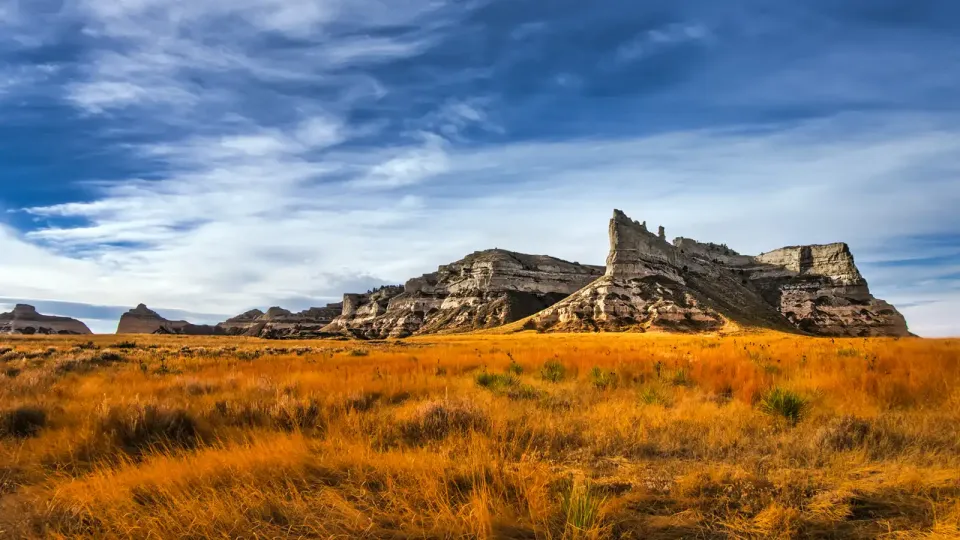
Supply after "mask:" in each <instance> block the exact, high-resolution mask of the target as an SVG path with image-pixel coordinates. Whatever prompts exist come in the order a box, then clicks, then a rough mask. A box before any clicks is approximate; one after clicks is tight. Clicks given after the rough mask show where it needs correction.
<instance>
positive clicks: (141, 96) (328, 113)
mask: <svg viewBox="0 0 960 540" xmlns="http://www.w3.org/2000/svg"><path fill="white" fill-rule="evenodd" d="M958 120H960V2H957V1H956V0H845V1H843V2H837V1H835V0H792V1H789V2H788V1H780V2H770V1H767V0H730V1H724V2H717V1H715V0H669V1H667V0H663V1H660V0H649V1H645V2H624V1H622V0H617V1H611V0H595V1H593V2H582V1H573V0H548V1H543V0H449V1H448V0H190V1H189V2H183V1H182V0H0V311H2V310H4V309H3V308H6V307H9V306H10V305H12V304H14V303H16V302H27V303H31V304H34V305H36V306H37V307H38V308H39V309H40V311H41V312H43V313H48V314H58V315H67V316H74V317H77V318H80V319H82V320H84V321H85V322H87V323H88V325H90V326H91V328H93V329H94V331H99V332H112V331H114V330H115V328H116V321H117V318H118V317H119V315H120V314H121V313H122V312H123V311H125V310H127V309H130V308H131V307H133V306H135V305H137V304H138V303H141V302H143V303H146V304H147V305H149V306H150V307H151V308H154V309H156V310H157V311H158V312H160V313H161V314H163V315H165V316H168V317H170V318H188V319H189V320H191V321H193V322H197V323H209V322H217V321H219V320H222V319H224V318H226V317H228V316H233V315H235V314H237V313H241V312H243V311H246V310H248V309H251V308H261V309H265V308H267V307H269V306H273V305H282V306H284V307H287V308H288V309H304V308H306V307H309V306H316V305H323V304H325V303H327V302H334V301H337V300H338V299H339V298H340V297H341V295H342V294H343V293H345V292H363V291H365V290H367V289H369V288H371V287H373V286H376V285H381V284H385V283H403V282H404V281H406V280H407V279H409V278H411V277H414V276H418V275H420V274H423V273H426V272H430V271H434V270H435V269H436V267H437V266H438V265H440V264H445V263H448V262H451V261H454V260H457V259H460V258H462V257H463V256H465V255H466V254H468V253H471V252H473V251H477V250H482V249H488V248H494V247H499V248H504V249H510V250H514V251H519V252H524V253H535V254H549V255H553V256H557V257H561V258H564V259H567V260H571V261H579V262H583V263H593V264H603V261H604V258H605V256H606V251H607V249H608V243H607V238H606V234H607V233H606V228H607V220H608V219H609V218H610V215H611V212H612V209H613V208H621V209H623V210H624V211H625V212H626V213H627V214H629V215H630V216H631V217H633V218H635V219H638V220H641V221H643V220H645V221H647V222H648V223H650V224H651V225H653V226H656V225H658V224H662V225H664V226H665V227H666V230H667V235H668V237H671V238H672V237H674V236H684V237H689V238H695V239H698V240H701V241H712V242H718V243H721V242H722V243H726V244H728V245H729V246H730V247H732V248H734V249H736V250H738V251H740V252H741V253H747V254H756V253H760V252H764V251H769V250H772V249H775V248H778V247H781V246H785V245H796V244H813V243H827V242H835V241H844V242H847V243H848V244H850V246H851V249H852V251H853V253H854V256H855V257H856V261H857V264H858V266H859V267H860V269H861V271H862V273H863V274H864V276H865V277H866V279H867V280H868V282H869V283H870V286H871V291H872V292H873V293H874V295H875V296H877V297H880V298H883V299H886V300H888V301H890V302H891V303H893V304H894V305H896V306H897V307H898V308H899V309H900V310H901V311H902V312H903V313H904V315H905V316H906V317H907V321H908V324H909V326H910V328H911V330H912V331H914V332H915V333H917V334H919V335H922V336H946V335H960V316H958V315H957V313H958V312H960V212H958V210H957V209H958V208H960V122H958Z"/></svg>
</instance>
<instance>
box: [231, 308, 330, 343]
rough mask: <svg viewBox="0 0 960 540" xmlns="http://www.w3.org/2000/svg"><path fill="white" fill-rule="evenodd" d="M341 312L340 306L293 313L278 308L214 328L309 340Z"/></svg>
mask: <svg viewBox="0 0 960 540" xmlns="http://www.w3.org/2000/svg"><path fill="white" fill-rule="evenodd" d="M342 311H343V304H339V303H337V304H328V305H327V306H326V307H322V308H316V307H315V308H310V309H307V310H305V311H301V312H300V313H293V312H290V311H288V310H286V309H283V308H280V307H272V308H270V309H268V310H267V312H266V313H264V312H262V311H260V310H259V309H254V310H251V311H248V312H246V313H244V314H242V315H238V316H236V317H233V318H232V319H227V320H226V321H224V322H222V323H220V324H218V325H217V327H218V328H220V329H221V330H222V331H223V332H224V333H226V334H228V335H232V336H250V337H264V338H274V339H277V338H309V337H318V336H321V335H323V332H322V329H323V327H325V326H327V325H328V324H330V323H331V322H332V321H333V320H334V318H336V317H338V316H339V315H340V314H341V313H342Z"/></svg>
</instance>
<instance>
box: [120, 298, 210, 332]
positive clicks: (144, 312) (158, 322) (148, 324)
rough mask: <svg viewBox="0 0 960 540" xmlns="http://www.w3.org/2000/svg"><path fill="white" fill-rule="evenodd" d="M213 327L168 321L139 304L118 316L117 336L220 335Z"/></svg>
mask: <svg viewBox="0 0 960 540" xmlns="http://www.w3.org/2000/svg"><path fill="white" fill-rule="evenodd" d="M222 333H223V332H222V331H221V330H220V329H218V328H217V327H215V326H210V325H200V324H192V323H189V322H187V321H168V320H167V319H165V318H163V317H161V316H160V314H159V313H157V312H156V311H152V310H151V309H150V308H148V307H147V306H146V305H144V304H140V305H138V306H137V307H135V308H133V309H131V310H130V311H128V312H126V313H124V314H123V315H121V316H120V324H119V325H117V334H184V335H191V336H210V335H217V334H222Z"/></svg>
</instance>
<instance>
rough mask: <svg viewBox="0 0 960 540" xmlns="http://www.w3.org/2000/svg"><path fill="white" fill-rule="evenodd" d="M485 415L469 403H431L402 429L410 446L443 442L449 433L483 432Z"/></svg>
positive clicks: (422, 408) (421, 409)
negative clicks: (427, 441) (426, 442)
mask: <svg viewBox="0 0 960 540" xmlns="http://www.w3.org/2000/svg"><path fill="white" fill-rule="evenodd" d="M488 426H489V422H488V420H487V417H486V415H485V414H484V413H483V411H482V410H480V408H478V407H477V406H476V405H474V404H473V403H471V402H469V401H432V402H429V403H425V404H423V405H422V406H421V407H420V409H419V410H418V411H417V414H416V416H415V417H414V418H413V420H411V421H410V422H408V423H407V424H406V426H405V427H404V434H405V435H406V438H407V440H408V441H410V442H412V443H416V442H422V441H424V440H439V439H443V438H444V437H446V436H447V435H450V434H451V433H461V434H462V433H467V432H470V431H486V429H487V428H488Z"/></svg>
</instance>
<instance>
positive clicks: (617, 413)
mask: <svg viewBox="0 0 960 540" xmlns="http://www.w3.org/2000/svg"><path fill="white" fill-rule="evenodd" d="M0 537H2V538H76V537H88V538H397V539H399V538H543V539H560V538H637V539H639V538H878V537H880V538H960V340H927V339H914V338H909V339H829V338H826V339H824V338H806V337H797V336H790V335H784V334H775V333H761V334H749V333H743V334H735V335H722V336H720V335H718V336H668V335H653V334H647V335H643V334H579V335H573V334H557V335H538V334H528V333H521V334H514V335H463V336H447V337H433V338H416V339H407V340H402V341H382V342H359V341H333V340H316V341H264V340H257V339H249V338H199V337H180V336H133V337H130V336H123V337H120V336H94V337H82V338H81V337H32V336H31V337H5V338H2V339H0Z"/></svg>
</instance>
